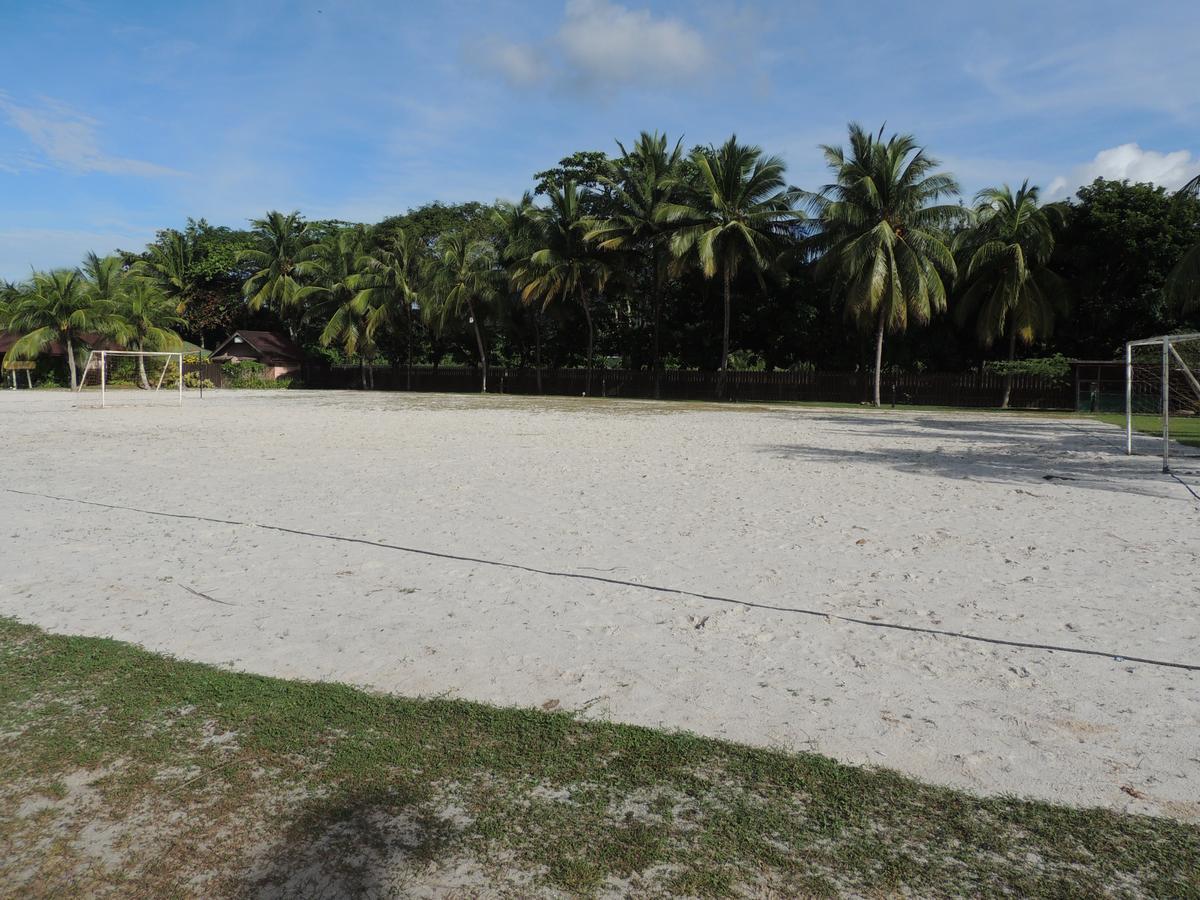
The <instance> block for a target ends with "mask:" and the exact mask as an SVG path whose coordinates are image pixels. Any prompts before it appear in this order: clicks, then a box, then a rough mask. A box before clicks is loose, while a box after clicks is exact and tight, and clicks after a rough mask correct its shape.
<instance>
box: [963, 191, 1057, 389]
mask: <svg viewBox="0 0 1200 900" xmlns="http://www.w3.org/2000/svg"><path fill="white" fill-rule="evenodd" d="M1038 194H1039V192H1038V188H1037V186H1036V185H1033V186H1030V184H1029V182H1028V181H1026V182H1024V183H1023V184H1022V185H1021V187H1020V189H1019V190H1017V192H1016V193H1015V194H1014V193H1013V191H1012V189H1011V188H1010V187H1009V186H1008V185H1004V186H1003V187H991V188H985V189H984V190H982V191H980V192H979V193H978V194H977V195H976V196H975V209H974V215H973V222H972V226H971V227H970V228H968V229H966V230H964V231H962V232H960V233H959V235H958V237H957V238H956V239H955V242H954V249H955V251H956V254H955V255H956V256H957V259H958V271H959V273H960V275H961V277H962V283H963V291H962V293H961V296H960V298H959V301H958V305H957V309H956V310H955V315H956V317H957V318H958V321H959V323H960V324H965V323H966V322H967V321H968V320H970V319H972V318H974V320H975V334H976V337H977V338H978V340H979V342H980V344H982V345H983V346H984V347H990V346H991V345H992V344H993V343H994V342H995V341H996V340H997V339H998V338H1001V337H1007V338H1008V361H1009V363H1012V361H1013V360H1014V359H1015V358H1016V352H1017V341H1018V340H1019V341H1020V342H1021V343H1022V344H1026V345H1028V344H1031V343H1033V341H1035V340H1038V339H1042V338H1047V337H1049V336H1050V335H1051V334H1052V333H1053V331H1054V321H1055V319H1056V318H1057V317H1058V316H1060V315H1063V314H1065V313H1066V289H1065V285H1064V284H1063V281H1062V279H1060V278H1059V277H1058V276H1057V275H1055V274H1054V273H1053V272H1051V271H1050V269H1049V268H1048V267H1047V266H1048V264H1049V262H1050V254H1051V253H1052V252H1053V251H1054V228H1055V226H1056V225H1060V224H1061V223H1062V210H1061V207H1059V206H1057V205H1055V204H1051V205H1049V206H1039V205H1038ZM1012 377H1013V376H1012V371H1011V368H1010V370H1009V371H1008V372H1006V374H1005V378H1004V398H1003V400H1002V401H1001V404H1000V405H1001V406H1002V407H1004V408H1005V409H1007V408H1008V402H1009V397H1010V395H1011V394H1012Z"/></svg>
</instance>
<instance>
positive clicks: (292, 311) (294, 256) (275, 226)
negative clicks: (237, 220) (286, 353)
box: [238, 210, 315, 339]
mask: <svg viewBox="0 0 1200 900" xmlns="http://www.w3.org/2000/svg"><path fill="white" fill-rule="evenodd" d="M250 224H251V225H252V226H253V228H254V230H255V232H257V234H258V237H259V240H260V241H261V242H262V247H261V248H260V249H255V250H243V251H242V252H241V253H240V254H239V255H238V258H239V260H244V261H246V262H248V263H250V264H251V265H252V266H256V267H257V269H256V271H255V272H254V273H253V274H252V275H251V276H250V277H249V278H248V279H246V283H245V285H244V287H243V291H244V293H245V295H246V299H247V301H248V302H249V304H250V308H251V309H252V310H258V309H261V308H262V307H263V306H264V305H265V306H268V307H270V308H272V309H274V310H275V312H276V313H278V314H279V316H280V318H282V319H283V320H284V321H285V322H286V323H287V326H288V330H289V331H290V332H291V336H292V338H293V339H294V338H295V337H296V323H297V322H298V321H299V319H300V317H301V316H302V315H303V311H304V304H305V302H306V300H307V299H308V297H310V296H311V295H312V294H313V293H314V292H315V289H314V288H313V286H312V285H305V284H303V278H304V276H305V275H306V274H308V273H310V272H312V270H313V268H314V266H313V255H314V251H313V248H312V245H311V243H310V242H309V240H308V236H307V231H308V223H307V222H305V221H304V219H303V218H302V217H301V215H300V213H299V212H292V213H288V214H287V215H284V214H283V213H281V212H278V211H275V210H272V211H271V212H269V213H267V215H266V216H265V217H264V218H262V219H253V220H251V223H250Z"/></svg>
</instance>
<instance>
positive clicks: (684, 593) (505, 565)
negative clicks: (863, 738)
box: [4, 488, 1200, 672]
mask: <svg viewBox="0 0 1200 900" xmlns="http://www.w3.org/2000/svg"><path fill="white" fill-rule="evenodd" d="M4 491H5V492H6V493H9V494H18V495H20V496H24V497H37V498H39V499H42V500H54V501H57V502H60V503H78V504H81V505H84V506H96V507H99V508H101V509H115V510H121V511H124V512H135V513H141V514H142V515H146V516H160V517H163V518H168V519H187V520H190V521H193V522H209V523H211V524H214V525H234V526H238V527H241V528H262V529H265V530H267V531H278V532H280V533H282V534H295V535H299V536H301V537H309V538H317V539H319V540H326V541H339V542H342V543H347V544H362V545H364V546H367V547H377V548H379V549H382V550H395V551H398V552H401V553H412V554H415V555H418V556H428V557H432V558H434V559H448V560H453V561H455V562H465V563H472V564H474V565H480V566H493V567H495V568H501V569H515V570H517V571H521V572H530V573H532V574H535V575H545V576H548V577H551V578H574V579H577V580H580V581H592V582H599V583H600V584H611V585H616V586H618V587H630V588H637V589H639V590H644V591H651V592H654V593H658V594H674V595H675V596H679V597H693V598H695V599H698V600H709V601H712V602H714V603H729V604H733V605H735V606H745V607H749V608H751V609H765V610H769V611H771V612H782V613H794V614H796V615H802V616H814V617H816V618H820V619H826V620H829V619H833V620H836V621H838V622H846V623H848V624H851V625H862V626H864V627H867V628H883V629H887V630H891V631H907V632H910V633H913V634H931V635H937V636H939V637H949V638H957V639H959V640H964V641H974V642H976V643H980V644H994V645H996V646H1000V647H1017V648H1020V649H1023V650H1045V651H1049V652H1053V653H1072V654H1075V655H1077V656H1098V657H1100V658H1102V659H1111V660H1114V661H1116V662H1132V663H1140V664H1141V665H1146V666H1158V667H1160V668H1164V669H1182V670H1183V671H1185V672H1200V664H1190V663H1181V662H1171V661H1169V660H1162V659H1150V658H1148V657H1144V656H1128V655H1126V654H1124V653H1113V652H1110V651H1105V650H1088V649H1087V648H1084V647H1066V646H1063V645H1061V644H1038V643H1030V642H1027V641H1009V640H1004V639H1003V638H993V637H985V636H983V635H978V634H969V633H967V632H962V631H948V630H946V629H942V628H927V627H924V626H921V625H901V624H900V623H898V622H881V621H875V620H872V619H859V618H856V617H854V616H843V615H839V614H838V613H831V612H822V611H821V610H819V609H805V608H804V607H798V606H776V605H774V604H770V603H757V602H755V601H753V600H738V599H735V598H733V597H721V596H719V595H716V594H704V593H700V592H698V591H689V590H684V589H683V588H673V587H662V586H660V585H653V584H645V583H643V582H639V581H624V580H622V579H620V578H608V577H605V576H603V575H584V574H581V573H579V572H559V571H555V570H553V569H539V568H537V567H536V566H526V565H522V564H521V563H511V562H503V561H502V560H495V559H484V558H482V557H477V556H462V555H459V554H457V553H444V552H441V551H438V550H426V549H422V548H420V547H405V546H402V545H400V544H388V543H384V542H383V541H372V540H368V539H367V538H355V537H345V536H342V535H337V534H322V533H321V532H316V531H304V530H303V529H299V528H287V527H285V526H283V525H263V524H260V523H258V522H240V521H238V520H236V519H218V518H214V517H212V516H199V515H192V514H190V513H177V512H165V511H163V510H157V509H141V508H139V507H136V506H122V505H119V504H116V503H101V502H99V501H97V500H81V499H79V498H77V497H57V496H55V495H53V494H40V493H37V492H35V491H20V490H17V489H16V488H4Z"/></svg>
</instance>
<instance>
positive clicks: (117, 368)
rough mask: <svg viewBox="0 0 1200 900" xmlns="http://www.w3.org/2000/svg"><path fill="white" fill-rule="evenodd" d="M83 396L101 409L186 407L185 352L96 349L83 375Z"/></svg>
mask: <svg viewBox="0 0 1200 900" xmlns="http://www.w3.org/2000/svg"><path fill="white" fill-rule="evenodd" d="M79 393H80V395H81V396H89V397H95V398H96V402H97V404H98V405H99V406H121V405H137V404H145V403H157V404H162V405H171V406H183V353H181V352H168V351H150V350H93V351H91V352H90V353H89V354H88V358H87V362H86V363H85V364H84V367H83V371H82V372H81V373H80V376H79Z"/></svg>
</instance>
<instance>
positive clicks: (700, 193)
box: [663, 135, 799, 393]
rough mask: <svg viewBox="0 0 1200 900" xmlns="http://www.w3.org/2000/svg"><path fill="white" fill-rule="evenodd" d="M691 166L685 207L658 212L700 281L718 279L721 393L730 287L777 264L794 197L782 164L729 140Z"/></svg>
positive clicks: (791, 222)
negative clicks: (693, 177) (746, 272)
mask: <svg viewBox="0 0 1200 900" xmlns="http://www.w3.org/2000/svg"><path fill="white" fill-rule="evenodd" d="M692 163H693V164H694V165H695V167H696V170H697V173H698V181H697V183H696V184H695V185H692V186H690V190H689V191H688V192H687V194H686V195H685V197H684V199H683V201H682V202H681V203H677V204H670V205H669V206H668V207H667V208H666V209H665V210H664V213H663V218H664V219H665V220H666V221H669V222H672V223H674V224H675V225H676V226H677V230H676V232H675V234H674V235H673V237H672V238H671V250H672V252H673V253H674V255H675V256H676V257H677V258H680V259H694V260H695V262H696V263H698V264H699V267H700V270H701V272H703V274H704V277H705V278H708V279H712V278H716V277H717V276H718V275H719V276H720V278H721V286H722V297H723V299H724V313H725V315H724V325H723V327H722V331H721V367H720V370H721V375H722V381H721V392H722V393H724V375H725V372H726V371H727V370H728V368H729V322H730V311H731V306H732V301H731V286H732V283H733V279H734V278H735V277H736V276H737V274H738V272H739V271H740V270H741V269H743V268H747V269H750V270H752V271H753V272H754V273H755V274H756V275H758V276H759V277H760V278H761V276H762V273H763V272H764V271H765V270H766V269H767V268H768V267H770V266H771V265H773V264H774V261H775V259H776V257H777V256H778V254H779V250H780V248H781V245H782V243H783V240H784V238H785V236H786V235H787V234H788V233H789V232H790V231H791V229H792V228H793V227H794V226H795V225H796V223H797V220H798V218H799V213H797V211H796V210H795V200H796V196H797V195H796V192H795V191H792V190H790V189H788V187H787V185H786V183H785V182H784V178H783V173H784V165H783V161H782V160H781V159H780V158H779V157H777V156H764V155H763V152H762V150H761V149H760V148H759V147H755V146H752V145H749V144H739V143H738V141H737V135H732V136H731V137H730V138H729V140H727V141H726V142H725V143H724V144H722V145H721V146H720V147H716V148H711V147H710V148H707V149H697V150H695V151H693V153H692Z"/></svg>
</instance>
